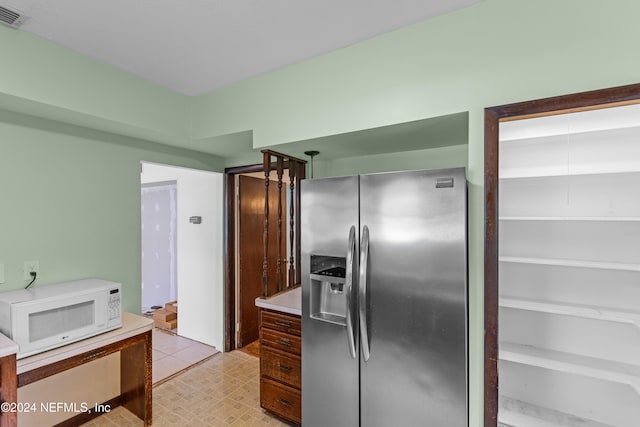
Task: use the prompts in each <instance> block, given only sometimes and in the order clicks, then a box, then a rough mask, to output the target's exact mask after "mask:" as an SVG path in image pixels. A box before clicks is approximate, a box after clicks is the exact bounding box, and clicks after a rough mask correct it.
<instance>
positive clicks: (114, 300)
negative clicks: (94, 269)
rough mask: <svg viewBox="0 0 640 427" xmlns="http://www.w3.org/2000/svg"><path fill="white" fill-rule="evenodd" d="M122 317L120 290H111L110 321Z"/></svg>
mask: <svg viewBox="0 0 640 427" xmlns="http://www.w3.org/2000/svg"><path fill="white" fill-rule="evenodd" d="M119 317H120V290H119V289H111V290H110V291H109V320H113V319H118V318H119Z"/></svg>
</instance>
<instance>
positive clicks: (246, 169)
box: [224, 164, 264, 351]
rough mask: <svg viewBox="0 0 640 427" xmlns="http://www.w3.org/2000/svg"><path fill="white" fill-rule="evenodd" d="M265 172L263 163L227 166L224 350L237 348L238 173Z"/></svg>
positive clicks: (225, 171)
mask: <svg viewBox="0 0 640 427" xmlns="http://www.w3.org/2000/svg"><path fill="white" fill-rule="evenodd" d="M252 172H264V167H263V165H262V164H255V165H247V166H237V167H231V168H226V169H225V170H224V175H225V196H226V197H225V200H226V202H225V211H224V222H225V225H224V228H225V239H224V253H225V267H224V273H225V274H224V312H225V316H224V317H225V319H224V351H231V350H234V349H235V348H236V262H237V260H236V251H235V247H236V227H237V224H236V218H235V212H236V208H237V206H236V197H237V194H236V185H235V182H236V175H240V174H245V173H252Z"/></svg>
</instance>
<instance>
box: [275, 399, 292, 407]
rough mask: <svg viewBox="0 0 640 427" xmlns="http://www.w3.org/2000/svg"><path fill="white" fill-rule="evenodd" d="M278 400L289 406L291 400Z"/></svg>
mask: <svg viewBox="0 0 640 427" xmlns="http://www.w3.org/2000/svg"><path fill="white" fill-rule="evenodd" d="M278 402H280V403H282V404H283V405H285V406H291V401H290V400H287V399H278Z"/></svg>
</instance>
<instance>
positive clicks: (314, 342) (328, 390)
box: [300, 176, 359, 427]
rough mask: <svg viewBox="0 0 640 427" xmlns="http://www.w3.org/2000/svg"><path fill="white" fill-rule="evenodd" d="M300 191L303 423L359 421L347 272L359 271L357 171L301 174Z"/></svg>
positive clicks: (311, 426)
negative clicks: (319, 175) (335, 175)
mask: <svg viewBox="0 0 640 427" xmlns="http://www.w3.org/2000/svg"><path fill="white" fill-rule="evenodd" d="M300 191H301V192H300V196H301V210H300V212H301V215H302V218H301V222H300V225H301V235H300V238H301V267H302V420H303V423H304V426H305V427H326V426H350V427H357V426H358V425H359V396H358V359H359V355H358V354H356V357H355V358H354V357H352V351H354V352H355V348H353V346H354V344H353V342H354V340H358V337H357V326H356V325H357V324H358V323H357V318H356V313H357V304H356V301H357V283H356V282H357V281H356V280H353V282H351V283H353V286H351V287H349V283H350V281H349V276H351V278H356V277H357V264H358V257H357V253H358V241H359V236H358V177H356V176H352V177H344V178H330V179H313V180H311V179H309V180H303V181H301V190H300ZM353 226H355V227H354V229H353V231H354V234H353V236H351V237H352V238H353V239H352V240H351V242H350V230H351V228H352V227H353ZM352 245H353V246H352ZM354 246H355V248H354ZM350 249H351V251H352V254H351V255H352V257H349V250H350ZM353 252H355V253H353ZM349 258H351V259H349ZM350 260H352V266H351V268H352V269H354V270H351V271H349V269H350V266H349V264H348V262H349V261H350ZM345 270H346V271H345ZM349 291H350V292H351V294H350V295H347V294H346V293H347V292H349ZM347 301H350V302H351V304H352V306H351V307H349V309H347V307H346V304H347ZM348 315H351V316H352V318H351V319H350V321H349V322H347V316H348ZM348 326H355V327H354V328H353V329H352V331H353V334H354V335H352V336H349V335H350V334H349V329H348ZM355 342H357V341H355ZM350 343H351V344H350Z"/></svg>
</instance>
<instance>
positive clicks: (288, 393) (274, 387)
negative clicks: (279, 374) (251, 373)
mask: <svg viewBox="0 0 640 427" xmlns="http://www.w3.org/2000/svg"><path fill="white" fill-rule="evenodd" d="M260 402H261V406H262V407H263V408H264V409H268V410H269V411H271V412H274V413H275V414H277V415H279V416H281V417H282V418H286V419H288V420H290V421H293V422H294V423H298V424H300V421H301V419H300V417H301V412H302V407H301V406H302V405H301V399H300V390H296V389H293V388H291V387H287V386H285V385H282V384H280V383H277V382H275V381H271V380H269V379H266V378H262V379H261V380H260Z"/></svg>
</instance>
